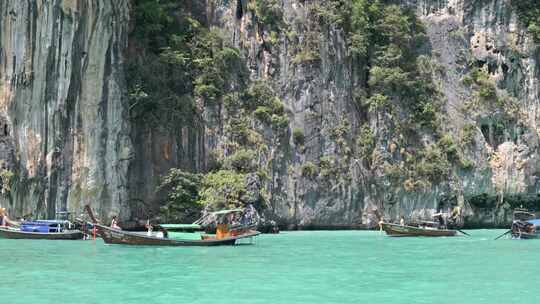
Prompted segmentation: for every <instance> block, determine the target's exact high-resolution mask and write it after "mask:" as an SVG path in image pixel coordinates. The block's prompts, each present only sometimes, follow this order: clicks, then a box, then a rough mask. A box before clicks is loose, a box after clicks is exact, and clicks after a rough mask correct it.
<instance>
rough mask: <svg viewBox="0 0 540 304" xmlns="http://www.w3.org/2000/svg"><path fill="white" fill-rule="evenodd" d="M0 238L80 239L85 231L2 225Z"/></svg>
mask: <svg viewBox="0 0 540 304" xmlns="http://www.w3.org/2000/svg"><path fill="white" fill-rule="evenodd" d="M0 238H5V239H33V240H80V239H82V238H83V233H82V232H80V231H78V230H69V231H63V232H31V231H22V230H20V229H16V228H8V227H0Z"/></svg>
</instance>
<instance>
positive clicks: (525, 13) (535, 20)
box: [512, 0, 540, 42]
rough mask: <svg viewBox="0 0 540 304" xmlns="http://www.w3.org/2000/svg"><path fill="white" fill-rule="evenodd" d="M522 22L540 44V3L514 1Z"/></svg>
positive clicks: (524, 0)
mask: <svg viewBox="0 0 540 304" xmlns="http://www.w3.org/2000/svg"><path fill="white" fill-rule="evenodd" d="M512 5H513V6H514V8H515V9H516V12H517V15H518V17H519V19H520V21H521V22H522V23H523V24H524V25H525V26H526V27H527V29H528V30H529V32H530V33H531V34H532V35H533V37H534V39H535V41H536V42H540V2H538V0H512Z"/></svg>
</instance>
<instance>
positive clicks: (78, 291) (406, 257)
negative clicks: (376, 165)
mask: <svg viewBox="0 0 540 304" xmlns="http://www.w3.org/2000/svg"><path fill="white" fill-rule="evenodd" d="M468 232H469V233H470V234H471V235H473V237H471V238H468V237H454V238H389V237H386V236H384V235H381V234H379V233H378V232H371V231H338V232H327V231H309V232H284V233H282V234H279V235H262V236H261V237H259V238H258V239H257V241H256V244H255V245H253V246H249V245H246V246H243V245H242V246H234V247H214V248H194V247H175V248H165V247H161V248H156V247H127V246H121V245H105V244H103V242H102V241H101V240H97V241H95V242H94V241H30V240H29V241H27V240H2V239H0V249H1V250H0V275H1V277H2V281H1V282H0V299H1V302H3V303H23V302H24V303H30V301H32V303H40V304H46V303H67V302H73V303H178V304H180V303H250V304H253V303H375V302H376V303H438V304H440V303H460V304H462V303H490V304H493V303H518V302H519V301H526V302H537V299H538V297H539V296H540V289H539V287H538V286H539V285H538V282H537V281H538V277H537V275H538V272H539V271H540V267H539V265H540V264H539V261H540V240H529V241H515V240H508V239H501V240H497V241H494V240H493V238H494V237H496V236H497V235H499V234H501V233H502V232H504V230H471V231H468Z"/></svg>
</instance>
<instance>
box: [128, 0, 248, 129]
mask: <svg viewBox="0 0 540 304" xmlns="http://www.w3.org/2000/svg"><path fill="white" fill-rule="evenodd" d="M134 11H135V28H134V30H133V32H132V34H131V35H132V39H130V43H131V44H132V45H131V47H130V51H132V52H135V53H136V54H134V56H129V57H128V71H127V82H128V90H129V97H130V112H131V115H132V117H133V118H134V119H136V120H140V119H142V120H144V121H149V122H151V125H170V126H171V127H176V126H178V125H179V124H180V125H182V124H183V125H186V124H187V125H195V124H196V123H197V117H198V114H199V113H198V109H197V100H200V101H201V102H203V105H204V106H212V105H215V104H216V103H219V102H221V99H222V96H223V95H225V94H227V93H230V92H232V91H235V90H238V89H242V85H243V84H244V83H245V82H246V80H247V72H246V68H245V64H244V63H243V61H242V59H241V56H240V52H239V50H238V49H235V48H233V47H231V46H229V45H227V44H226V43H225V42H224V40H223V38H222V37H221V33H220V31H219V30H218V29H209V28H208V27H206V26H204V25H203V24H201V21H200V20H197V19H195V18H194V17H195V16H192V15H190V14H189V13H187V12H186V11H187V10H185V9H183V7H182V4H180V3H178V2H177V1H172V0H168V1H158V0H138V1H136V2H135V7H134ZM233 82H234V83H235V85H236V87H235V88H233V87H232V83H233Z"/></svg>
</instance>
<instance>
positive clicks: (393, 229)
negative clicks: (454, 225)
mask: <svg viewBox="0 0 540 304" xmlns="http://www.w3.org/2000/svg"><path fill="white" fill-rule="evenodd" d="M381 229H382V230H384V231H385V232H386V234H387V235H388V236H430V237H435V236H456V235H457V230H449V229H439V228H436V227H433V226H432V225H429V224H428V222H424V225H423V226H419V227H415V226H408V225H398V224H390V223H381Z"/></svg>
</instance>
